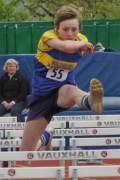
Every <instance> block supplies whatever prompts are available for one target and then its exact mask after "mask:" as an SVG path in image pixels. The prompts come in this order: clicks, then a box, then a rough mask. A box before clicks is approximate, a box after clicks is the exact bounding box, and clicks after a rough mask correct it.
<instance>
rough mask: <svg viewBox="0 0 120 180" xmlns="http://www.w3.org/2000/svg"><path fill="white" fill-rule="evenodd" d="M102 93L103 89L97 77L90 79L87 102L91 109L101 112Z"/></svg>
mask: <svg viewBox="0 0 120 180" xmlns="http://www.w3.org/2000/svg"><path fill="white" fill-rule="evenodd" d="M103 94H104V89H103V86H102V84H101V82H100V81H99V80H98V79H92V80H91V81H90V97H89V104H90V107H91V109H92V111H94V112H96V113H101V112H102V111H103Z"/></svg>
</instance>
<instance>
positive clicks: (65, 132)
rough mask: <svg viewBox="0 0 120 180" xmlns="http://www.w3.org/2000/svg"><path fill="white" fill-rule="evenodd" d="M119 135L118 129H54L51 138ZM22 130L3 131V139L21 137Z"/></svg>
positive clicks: (119, 129)
mask: <svg viewBox="0 0 120 180" xmlns="http://www.w3.org/2000/svg"><path fill="white" fill-rule="evenodd" d="M103 135H105V136H106V135H107V136H108V135H110V136H111V135H114V136H115V135H118V136H119V135H120V128H79V129H78V128H77V129H68V128H66V129H55V134H54V135H53V137H55V136H57V137H61V136H62V137H66V136H67V137H68V136H76V137H77V136H79V137H80V136H103ZM22 136H23V130H5V137H6V138H10V137H22Z"/></svg>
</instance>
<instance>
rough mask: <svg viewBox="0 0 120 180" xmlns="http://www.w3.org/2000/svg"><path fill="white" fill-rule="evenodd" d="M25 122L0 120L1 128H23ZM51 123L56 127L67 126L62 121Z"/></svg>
mask: <svg viewBox="0 0 120 180" xmlns="http://www.w3.org/2000/svg"><path fill="white" fill-rule="evenodd" d="M25 124H26V123H25V122H21V123H19V122H18V123H17V122H0V129H1V130H3V129H11V130H12V129H13V130H16V129H19V130H22V129H24V127H25ZM50 124H51V125H52V126H53V127H54V128H66V122H63V121H60V122H58V121H57V122H54V121H52V122H50Z"/></svg>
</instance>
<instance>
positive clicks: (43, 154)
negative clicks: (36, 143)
mask: <svg viewBox="0 0 120 180" xmlns="http://www.w3.org/2000/svg"><path fill="white" fill-rule="evenodd" d="M88 153H89V154H88ZM90 154H91V158H101V159H109V158H110V159H111V158H113V159H115V158H116V159H118V158H119V159H120V156H119V154H120V150H66V151H64V150H63V151H33V152H31V151H21V152H7V153H6V152H1V153H0V159H1V160H3V161H6V160H8V161H33V162H34V161H47V162H48V161H53V160H65V161H66V160H77V159H80V158H81V159H86V158H88V156H89V157H90ZM35 168H36V167H35ZM35 168H34V167H32V168H31V167H29V168H28V167H24V168H19V167H14V166H11V167H9V168H0V175H1V174H2V176H0V177H2V179H4V178H15V179H17V178H43V177H45V178H46V175H45V173H46V171H42V173H43V175H41V174H40V175H39V174H38V173H37V171H34V169H35ZM48 168H49V169H50V170H51V167H48ZM56 168H58V169H57V170H59V167H56ZM104 168H105V169H104ZM4 169H5V170H4ZM9 169H10V170H9ZM11 169H12V172H13V174H12V175H11V173H12V172H11ZM19 169H21V171H20V170H19ZM28 169H31V172H33V171H34V172H33V174H37V175H35V176H34V177H33V176H29V175H27V173H29V170H28ZM36 169H38V167H37V168H36ZM43 169H45V167H43ZM62 169H63V171H62V173H63V174H62V175H63V176H62V177H64V176H65V167H62ZM22 170H23V171H24V172H25V171H26V175H25V176H24V172H23V171H22ZM46 170H47V169H46ZM9 171H10V172H11V173H10V174H8V172H9ZM40 171H41V170H40ZM51 171H52V170H51ZM14 172H15V173H14ZM19 172H20V173H19ZM47 172H49V171H47ZM68 172H69V176H68V178H69V177H70V178H73V180H78V177H111V176H119V177H120V165H112V166H111V165H109V166H106V165H104V166H69V167H68ZM86 172H87V173H86ZM101 172H103V173H102V174H101ZM109 172H110V173H109ZM22 173H23V174H22ZM14 174H15V175H14ZM21 174H22V175H21ZM55 175H56V172H54V178H55ZM52 177H53V176H52ZM47 178H50V177H48V176H47Z"/></svg>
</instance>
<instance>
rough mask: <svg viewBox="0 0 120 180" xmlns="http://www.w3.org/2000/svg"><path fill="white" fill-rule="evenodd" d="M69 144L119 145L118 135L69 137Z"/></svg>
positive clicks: (75, 145)
mask: <svg viewBox="0 0 120 180" xmlns="http://www.w3.org/2000/svg"><path fill="white" fill-rule="evenodd" d="M70 146H71V147H72V148H73V149H75V148H76V147H77V146H80V147H82V146H107V147H108V146H120V137H102V138H101V137H97V138H96V137H94V138H70Z"/></svg>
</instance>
